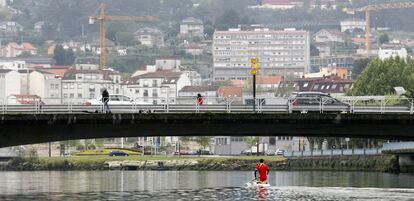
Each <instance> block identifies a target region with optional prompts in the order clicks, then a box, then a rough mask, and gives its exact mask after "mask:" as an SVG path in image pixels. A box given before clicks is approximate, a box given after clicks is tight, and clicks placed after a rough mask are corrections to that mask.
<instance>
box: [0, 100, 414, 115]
mask: <svg viewBox="0 0 414 201" xmlns="http://www.w3.org/2000/svg"><path fill="white" fill-rule="evenodd" d="M49 102H50V101H49ZM61 102H62V104H44V102H43V101H42V102H35V103H32V104H25V105H17V104H8V103H7V101H5V100H0V106H1V107H0V110H1V113H2V114H6V113H35V114H36V113H101V112H102V111H103V103H99V104H98V105H85V104H79V103H77V102H75V100H73V99H64V100H63V101H61ZM254 103H255V106H253V101H252V99H243V98H241V97H227V98H223V97H203V104H201V105H200V104H199V103H198V101H197V98H196V97H179V98H177V97H173V98H137V99H134V100H132V101H131V102H130V103H129V102H128V103H127V104H125V103H124V104H121V105H117V104H116V103H114V102H109V107H110V109H111V111H112V112H113V113H139V112H158V113H169V112H175V113H199V112H219V113H226V112H227V113H251V112H253V111H254V108H255V112H257V113H295V112H297V113H308V112H313V113H329V112H335V113H337V112H346V113H380V114H383V113H407V114H413V112H414V108H413V99H409V98H372V97H342V98H339V99H335V101H334V102H332V100H329V99H317V98H306V97H304V98H302V97H301V98H295V99H287V98H280V97H274V98H257V99H256V101H254Z"/></svg>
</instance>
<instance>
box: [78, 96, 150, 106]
mask: <svg viewBox="0 0 414 201" xmlns="http://www.w3.org/2000/svg"><path fill="white" fill-rule="evenodd" d="M132 104H137V105H152V103H148V102H144V101H134V100H133V99H132V98H130V97H128V96H124V95H118V94H111V95H109V102H108V105H132ZM85 105H102V101H101V98H97V99H91V100H87V101H86V102H85Z"/></svg>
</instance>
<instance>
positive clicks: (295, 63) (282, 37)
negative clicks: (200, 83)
mask: <svg viewBox="0 0 414 201" xmlns="http://www.w3.org/2000/svg"><path fill="white" fill-rule="evenodd" d="M252 57H258V58H259V61H260V71H259V75H276V74H277V75H292V76H298V77H299V76H302V75H303V74H304V73H307V72H308V71H309V70H310V36H309V32H307V31H302V30H296V29H285V30H280V31H276V30H270V29H267V28H260V29H253V30H242V29H240V28H238V29H229V30H228V31H216V32H215V33H214V37H213V59H214V66H213V77H214V80H216V81H220V80H246V79H247V78H249V77H250V76H251V75H250V70H251V67H250V58H252Z"/></svg>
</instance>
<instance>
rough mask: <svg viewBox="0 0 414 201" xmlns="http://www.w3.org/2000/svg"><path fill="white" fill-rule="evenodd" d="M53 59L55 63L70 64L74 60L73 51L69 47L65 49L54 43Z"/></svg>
mask: <svg viewBox="0 0 414 201" xmlns="http://www.w3.org/2000/svg"><path fill="white" fill-rule="evenodd" d="M53 59H54V60H55V61H56V65H72V64H73V62H74V61H75V53H74V52H73V50H72V49H71V48H69V49H68V50H65V49H64V48H63V47H62V45H56V47H55V50H54V51H53Z"/></svg>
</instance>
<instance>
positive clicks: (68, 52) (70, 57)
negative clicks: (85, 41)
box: [65, 48, 75, 65]
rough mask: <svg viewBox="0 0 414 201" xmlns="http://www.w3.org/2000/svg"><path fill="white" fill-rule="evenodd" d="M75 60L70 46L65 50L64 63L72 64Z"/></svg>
mask: <svg viewBox="0 0 414 201" xmlns="http://www.w3.org/2000/svg"><path fill="white" fill-rule="evenodd" d="M73 62H75V53H74V52H73V50H72V48H69V49H68V50H66V51H65V65H72V64H73Z"/></svg>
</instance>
